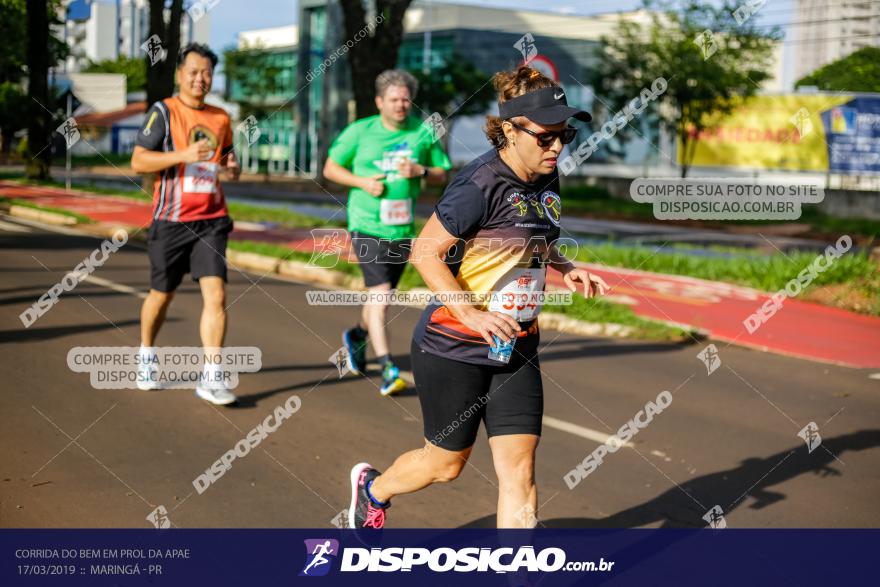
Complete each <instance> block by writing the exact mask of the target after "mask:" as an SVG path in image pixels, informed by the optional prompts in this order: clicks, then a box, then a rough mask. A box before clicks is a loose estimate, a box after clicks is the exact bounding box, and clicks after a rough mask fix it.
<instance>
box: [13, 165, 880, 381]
mask: <svg viewBox="0 0 880 587" xmlns="http://www.w3.org/2000/svg"><path fill="white" fill-rule="evenodd" d="M0 195H3V196H5V197H8V198H19V199H26V200H28V201H31V202H33V203H35V204H39V205H41V206H48V207H54V208H62V209H65V210H70V211H73V212H76V213H79V214H82V215H83V216H86V217H88V218H91V219H93V220H95V221H97V222H108V223H113V224H122V225H125V226H137V227H143V226H146V225H147V224H148V223H149V221H150V205H149V204H147V203H145V202H139V201H137V200H133V199H126V198H117V197H111V196H92V195H87V194H85V193H83V192H74V193H67V192H65V191H64V190H61V189H57V188H48V187H31V186H21V185H18V184H15V183H10V182H2V181H0ZM237 226H238V227H237V228H236V230H235V231H234V232H233V235H232V236H233V238H235V239H237V240H256V241H262V242H269V243H273V244H278V245H284V246H287V247H290V248H292V249H295V250H299V251H306V252H312V251H313V250H314V246H315V245H314V244H313V243H314V240H315V239H313V237H312V234H311V232H310V231H309V230H308V229H299V230H295V229H273V228H267V227H264V226H261V225H257V224H253V223H245V222H239V223H237ZM325 234H329V233H326V232H325ZM334 245H335V246H336V247H337V248H338V247H342V248H343V250H345V251H348V240H347V237H346V234H345V231H343V230H341V229H340V239H339V241H338V242H335V243H334ZM350 260H351V259H350ZM583 265H584V266H585V267H586V268H587V269H589V270H590V271H592V272H595V273H596V274H598V275H600V276H601V277H602V278H603V279H605V281H606V282H607V283H608V285H609V286H610V287H611V290H610V292H609V293H610V296H609V298H610V299H611V300H612V301H616V302H620V303H625V304H627V305H629V306H630V307H631V308H632V310H633V311H634V312H635V313H636V314H637V315H639V316H644V317H647V318H652V319H656V320H662V321H665V322H670V323H676V324H681V325H686V326H690V327H692V328H696V329H699V330H701V331H703V332H704V333H706V334H707V335H708V336H709V337H710V338H712V339H713V340H715V341H719V342H728V343H732V344H737V345H740V346H745V347H749V348H753V349H757V350H761V351H768V352H774V353H779V354H783V355H788V356H793V357H799V358H803V359H809V360H816V361H824V362H828V363H834V364H838V365H844V366H848V367H856V368H875V369H876V368H880V318H875V317H871V316H864V315H860V314H854V313H852V312H847V311H844V310H839V309H836V308H831V307H828V306H822V305H819V304H814V303H811V302H803V301H799V300H797V299H791V298H786V299H785V300H784V302H783V305H782V307H781V308H780V309H779V310H778V311H777V312H776V313H775V314H774V315H773V316H772V317H770V318H769V319H768V320H767V321H766V322H765V323H764V324H762V325H760V326H759V327H758V328H757V329H756V330H755V331H754V332H753V333H749V332H748V330H747V329H746V327H745V325H744V324H743V322H744V320H746V319H747V318H748V317H749V316H750V315H752V314H753V313H755V312H756V311H757V310H758V309H759V308H760V307H761V306H762V305H763V304H764V303H765V302H766V301H767V300H768V299H769V298H770V294H769V293H766V292H762V291H759V290H756V289H752V288H748V287H741V286H736V285H730V284H727V283H722V282H713V281H707V280H703V279H697V278H693V277H684V276H677V275H666V274H660V273H652V272H648V271H638V270H633V269H624V268H620V267H607V266H604V265H595V264H583ZM549 273H550V274H549V275H548V284H549V285H551V286H555V287H563V284H562V278H561V276H559V274H557V273H556V272H554V271H551V272H549ZM796 274H797V272H793V274H792V276H793V277H794V276H795V275H796Z"/></svg>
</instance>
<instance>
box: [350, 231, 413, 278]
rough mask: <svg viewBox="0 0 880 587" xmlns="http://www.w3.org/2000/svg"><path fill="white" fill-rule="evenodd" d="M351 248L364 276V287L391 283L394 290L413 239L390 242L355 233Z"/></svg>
mask: <svg viewBox="0 0 880 587" xmlns="http://www.w3.org/2000/svg"><path fill="white" fill-rule="evenodd" d="M351 246H352V248H353V249H354V254H355V256H356V257H357V259H358V264H359V265H360V268H361V271H362V272H363V274H364V285H366V286H367V287H374V286H377V285H382V284H383V283H390V284H391V288H392V289H394V288H395V287H397V282H399V281H400V276H401V275H402V274H403V270H404V269H406V262H407V260H408V259H409V253H410V250H411V248H412V240H411V239H408V238H404V239H397V240H390V239H387V238H376V237H374V236H370V235H368V234H363V233H360V232H353V233H351Z"/></svg>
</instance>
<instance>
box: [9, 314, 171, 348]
mask: <svg viewBox="0 0 880 587" xmlns="http://www.w3.org/2000/svg"><path fill="white" fill-rule="evenodd" d="M175 321H176V320H175V319H173V318H168V319H166V320H165V322H166V323H168V322H175ZM140 323H141V321H140V320H139V319H138V320H120V321H118V322H116V324H115V325H113V324H110V323H109V322H101V323H99V324H74V325H72V326H48V327H46V328H28V329H24V328H19V329H17V330H0V344H6V343H10V342H32V341H44V340H51V339H53V338H60V337H62V336H70V335H71V334H86V333H89V332H99V331H101V330H110V329H112V328H116V327H119V328H122V327H124V326H135V325H140Z"/></svg>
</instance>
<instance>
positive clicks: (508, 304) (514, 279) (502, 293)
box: [489, 268, 545, 322]
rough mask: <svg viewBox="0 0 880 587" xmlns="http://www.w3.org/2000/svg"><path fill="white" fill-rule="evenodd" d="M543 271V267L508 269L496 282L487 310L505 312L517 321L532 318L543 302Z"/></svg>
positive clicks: (525, 320)
mask: <svg viewBox="0 0 880 587" xmlns="http://www.w3.org/2000/svg"><path fill="white" fill-rule="evenodd" d="M544 273H545V270H544V269H543V268H535V269H513V270H511V271H509V272H508V273H507V274H506V275H505V276H504V277H503V278H502V279H501V280H500V281H499V282H498V286H499V287H496V291H495V293H494V295H493V296H492V301H491V302H489V311H490V312H501V313H502V314H507V315H508V316H510V317H512V318H513V319H514V320H516V321H517V322H528V321H529V320H534V319H535V317H536V316H537V315H538V313H540V311H541V305H542V302H543V299H542V297H543V292H544Z"/></svg>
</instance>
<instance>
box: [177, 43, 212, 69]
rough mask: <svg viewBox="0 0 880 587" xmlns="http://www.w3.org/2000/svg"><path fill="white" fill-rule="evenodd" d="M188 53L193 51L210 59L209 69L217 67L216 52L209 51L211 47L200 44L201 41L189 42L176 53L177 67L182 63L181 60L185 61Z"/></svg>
mask: <svg viewBox="0 0 880 587" xmlns="http://www.w3.org/2000/svg"><path fill="white" fill-rule="evenodd" d="M190 53H195V54H196V55H201V56H202V57H204V58H206V59H210V60H211V69H212V70H213V69H214V68H215V67H217V54H216V53H214V52H213V51H211V48H210V47H208V46H207V45H202V44H201V43H190V44H189V45H187V46H185V47H184V48H183V49H181V50H180V53H178V54H177V67H178V69H179V68H180V66H181V65H183V62H184V61H186V56H187V55H189V54H190Z"/></svg>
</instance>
